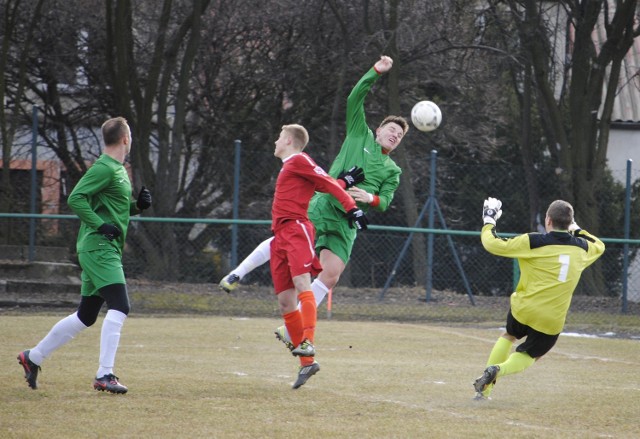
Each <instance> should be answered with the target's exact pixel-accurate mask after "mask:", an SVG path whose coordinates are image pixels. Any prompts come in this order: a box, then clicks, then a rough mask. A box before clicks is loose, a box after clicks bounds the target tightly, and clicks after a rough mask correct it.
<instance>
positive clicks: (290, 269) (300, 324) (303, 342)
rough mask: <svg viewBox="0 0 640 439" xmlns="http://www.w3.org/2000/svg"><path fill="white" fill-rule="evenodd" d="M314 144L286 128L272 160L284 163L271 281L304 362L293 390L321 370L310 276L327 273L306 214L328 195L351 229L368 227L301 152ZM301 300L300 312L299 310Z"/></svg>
mask: <svg viewBox="0 0 640 439" xmlns="http://www.w3.org/2000/svg"><path fill="white" fill-rule="evenodd" d="M308 142H309V134H308V133H307V130H306V129H305V128H304V127H302V126H300V125H295V124H294V125H285V126H283V127H282V131H281V132H280V137H279V138H278V140H276V149H275V152H274V154H273V155H275V156H276V157H278V158H279V159H281V160H282V163H283V164H282V169H281V170H280V173H279V175H278V179H277V181H276V191H275V195H274V197H273V206H272V208H271V217H272V222H271V224H272V225H271V229H272V230H273V234H274V239H273V241H272V242H271V260H270V263H271V277H272V278H273V286H274V289H275V293H276V295H277V297H278V305H279V307H280V312H281V313H282V317H283V318H284V323H285V325H286V327H287V330H288V331H289V334H290V335H291V342H292V344H293V346H296V347H295V348H294V349H292V351H291V353H292V354H293V355H295V356H298V357H300V370H299V372H298V379H297V380H296V382H295V383H294V385H293V388H294V389H297V388H298V387H300V386H302V385H303V384H304V383H306V382H307V380H308V379H309V378H310V377H311V376H313V375H314V374H315V373H316V372H318V371H319V370H320V366H319V365H318V363H317V362H316V361H315V360H314V357H315V347H314V346H313V337H314V333H315V326H316V318H317V316H316V301H315V299H314V297H313V293H312V292H311V276H315V275H317V274H318V273H319V272H320V271H322V266H321V265H320V260H319V259H318V257H317V255H316V253H315V250H314V242H315V229H314V227H313V224H312V223H311V221H309V217H308V216H307V209H308V207H309V201H310V200H311V197H312V196H313V195H314V193H315V192H316V191H319V192H326V193H329V194H331V195H333V196H334V197H336V199H337V200H338V201H339V202H340V204H342V206H343V207H344V210H345V212H347V218H348V219H349V223H350V224H351V226H352V227H357V228H358V229H366V228H367V224H368V221H367V218H366V217H365V215H364V213H363V212H362V210H360V209H358V208H357V207H356V202H355V201H354V200H353V198H352V197H351V196H350V195H349V194H348V193H347V192H346V191H345V190H344V189H343V188H342V186H341V185H340V184H339V183H338V182H337V180H335V179H334V178H332V177H330V176H329V175H328V174H327V173H326V172H325V171H324V170H323V169H322V168H321V167H320V166H318V165H317V164H316V163H315V162H314V161H313V159H312V158H311V157H309V156H308V155H307V154H306V153H304V152H302V150H303V149H304V148H305V146H306V145H307V143H308ZM298 301H299V302H300V307H299V308H298Z"/></svg>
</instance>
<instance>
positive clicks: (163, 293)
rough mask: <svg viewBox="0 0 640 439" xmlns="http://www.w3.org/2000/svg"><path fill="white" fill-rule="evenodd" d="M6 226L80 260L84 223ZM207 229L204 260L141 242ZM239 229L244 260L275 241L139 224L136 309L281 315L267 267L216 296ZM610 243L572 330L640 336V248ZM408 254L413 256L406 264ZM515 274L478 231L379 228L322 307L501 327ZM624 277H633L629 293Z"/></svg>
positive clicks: (263, 228)
mask: <svg viewBox="0 0 640 439" xmlns="http://www.w3.org/2000/svg"><path fill="white" fill-rule="evenodd" d="M0 221H1V224H2V227H4V228H5V230H7V229H9V230H22V231H23V233H24V232H25V231H27V230H28V229H29V224H30V223H31V224H32V225H33V221H35V226H36V229H37V233H36V237H37V239H36V240H35V245H37V246H50V245H55V246H60V245H65V246H66V247H67V248H68V250H69V252H70V253H69V254H70V255H71V258H72V260H73V258H74V257H73V252H74V247H75V239H76V232H77V227H78V223H79V222H78V219H77V218H75V217H73V216H69V215H38V216H30V215H21V214H0ZM205 227H209V228H210V230H209V233H210V235H211V236H214V237H215V238H214V239H212V240H211V242H210V245H208V246H207V247H206V248H205V249H204V250H202V251H199V252H197V253H194V252H190V251H189V250H188V249H185V248H184V247H180V249H179V251H176V252H173V253H166V254H164V255H163V256H162V257H157V256H159V255H156V257H153V256H152V255H148V254H146V253H145V250H144V249H143V247H142V245H141V244H140V243H141V242H143V240H142V239H141V237H142V236H143V235H145V236H147V237H148V236H163V237H164V239H166V238H167V237H168V236H174V237H176V236H187V237H188V236H192V237H193V236H195V235H197V234H198V233H201V232H202V230H204V228H205ZM234 227H237V230H236V233H237V236H238V244H239V245H238V252H239V255H240V258H242V257H244V256H246V255H247V254H248V253H249V252H250V251H251V250H252V249H253V248H254V246H255V245H257V244H258V243H259V242H260V241H262V240H263V239H266V238H267V237H268V236H269V235H270V232H269V221H232V220H203V219H169V218H133V219H132V223H131V227H130V231H129V236H128V239H127V246H126V248H125V255H124V267H125V271H126V274H127V277H128V279H129V282H130V287H129V288H130V293H131V295H132V303H133V305H134V309H136V310H137V311H147V312H171V313H175V312H180V313H182V312H188V313H193V312H204V313H215V314H231V315H246V316H274V317H275V316H277V315H278V311H277V306H276V302H275V299H274V298H273V295H272V292H271V279H270V275H269V267H268V264H265V265H264V266H262V267H260V268H258V269H257V270H255V271H254V272H252V273H250V274H248V275H247V276H246V277H245V278H244V279H243V281H242V286H241V287H240V288H239V289H238V290H237V291H234V292H233V293H232V294H230V295H227V294H225V293H223V292H221V291H220V290H218V289H217V283H218V281H219V280H220V278H221V277H222V276H223V275H224V274H226V273H227V272H228V271H229V270H230V268H231V266H230V260H231V257H230V253H229V249H230V248H231V240H232V237H233V235H234V233H233V232H232V229H233V228H234ZM150 229H158V230H161V233H162V235H158V234H157V233H158V231H157V230H156V231H154V232H153V233H150V231H149V230H150ZM410 236H412V239H411V240H409V239H408V238H409V237H410ZM429 236H431V237H432V238H433V249H432V251H433V258H432V269H431V270H426V271H424V270H420V272H421V275H426V276H427V277H429V278H430V279H424V278H417V277H416V267H415V264H413V263H412V261H411V259H412V248H411V247H412V246H413V245H414V243H415V242H416V241H419V240H422V241H427V240H428V237H429ZM25 237H26V235H25ZM145 239H146V238H145ZM603 240H604V241H605V243H606V244H607V251H606V254H607V255H608V257H607V258H604V257H603V261H602V263H600V266H598V267H592V268H589V269H590V270H591V269H592V270H600V271H601V272H602V273H603V277H604V279H605V283H604V285H605V290H603V291H585V290H584V287H579V288H578V292H577V293H576V295H575V296H574V301H573V305H572V311H571V313H570V316H569V319H568V321H567V327H568V328H569V329H580V330H592V331H597V332H599V333H604V332H608V333H615V334H632V335H633V334H639V335H640V312H639V311H640V305H638V304H639V302H640V261H636V260H635V259H633V260H632V261H631V263H630V264H628V267H625V266H624V264H621V263H620V261H622V260H623V259H624V252H625V250H626V251H627V252H628V253H630V252H631V250H630V249H633V248H636V247H638V245H640V242H638V240H624V239H612V238H603ZM23 244H24V245H26V244H27V241H26V240H25V241H23ZM154 245H155V247H156V248H158V249H161V248H162V247H163V246H162V244H161V243H160V242H156V243H154ZM182 245H187V244H186V243H184V242H183V243H182ZM403 249H405V250H406V252H405V255H404V257H402V253H403ZM426 259H429V258H426ZM152 261H161V264H162V265H161V266H156V267H152V266H150V264H151V263H152ZM156 263H157V262H156ZM623 270H625V271H623ZM168 273H172V274H171V275H168ZM517 276H518V272H517V270H516V265H514V262H513V261H512V260H510V259H505V258H499V257H495V256H492V255H490V254H488V253H487V252H486V251H485V250H484V249H483V248H482V245H481V243H480V239H479V231H477V230H476V231H456V230H444V229H425V228H403V227H392V226H376V225H373V226H372V227H371V229H370V230H367V231H366V232H362V233H360V234H359V236H358V239H357V240H356V245H355V247H354V251H353V257H352V259H351V261H350V263H349V265H348V269H347V271H346V272H345V274H344V276H343V278H342V279H341V281H340V283H339V285H338V286H337V287H336V289H335V291H334V292H333V297H332V301H331V303H330V304H329V307H327V303H324V304H323V305H322V306H321V308H320V310H321V311H320V315H321V318H322V316H325V315H326V316H330V317H331V318H334V319H335V318H338V319H384V320H400V321H440V322H447V323H450V324H457V323H466V324H468V323H473V324H478V325H481V324H487V323H491V324H501V323H502V320H504V316H505V315H506V311H507V310H508V296H509V295H510V294H511V292H512V291H513V286H514V284H515V282H516V280H517ZM623 279H628V283H626V287H625V282H623ZM325 311H326V314H325Z"/></svg>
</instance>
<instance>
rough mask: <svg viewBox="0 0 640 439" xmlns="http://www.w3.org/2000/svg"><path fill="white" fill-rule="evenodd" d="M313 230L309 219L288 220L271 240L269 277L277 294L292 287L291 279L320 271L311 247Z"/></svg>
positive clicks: (313, 237) (312, 245)
mask: <svg viewBox="0 0 640 439" xmlns="http://www.w3.org/2000/svg"><path fill="white" fill-rule="evenodd" d="M315 234H316V232H315V229H314V227H313V224H312V223H311V221H300V220H295V221H289V222H287V223H285V224H283V225H282V226H281V227H279V228H278V230H277V231H275V237H274V239H273V241H271V260H270V265H271V278H272V279H273V286H274V288H275V292H276V294H279V293H281V292H283V291H285V290H289V289H291V288H294V285H293V278H294V277H295V276H299V275H301V274H304V273H310V274H311V276H315V275H317V274H318V273H320V272H321V271H322V265H320V260H319V259H318V256H316V252H315V250H314V239H315Z"/></svg>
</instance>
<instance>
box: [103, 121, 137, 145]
mask: <svg viewBox="0 0 640 439" xmlns="http://www.w3.org/2000/svg"><path fill="white" fill-rule="evenodd" d="M129 133H130V130H129V125H128V124H127V119H125V118H124V117H114V118H112V119H108V120H107V121H106V122H105V123H103V124H102V139H103V140H104V144H105V145H107V146H112V145H117V144H118V143H120V139H122V137H124V136H128V135H129Z"/></svg>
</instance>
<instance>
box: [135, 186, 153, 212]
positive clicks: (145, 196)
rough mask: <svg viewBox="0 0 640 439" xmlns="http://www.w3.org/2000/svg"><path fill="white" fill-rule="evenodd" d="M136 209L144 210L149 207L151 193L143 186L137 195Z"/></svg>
mask: <svg viewBox="0 0 640 439" xmlns="http://www.w3.org/2000/svg"><path fill="white" fill-rule="evenodd" d="M136 207H137V208H138V209H140V210H145V209H148V208H150V207H151V192H149V189H147V188H146V187H144V186H142V189H140V193H139V194H138V201H136Z"/></svg>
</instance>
